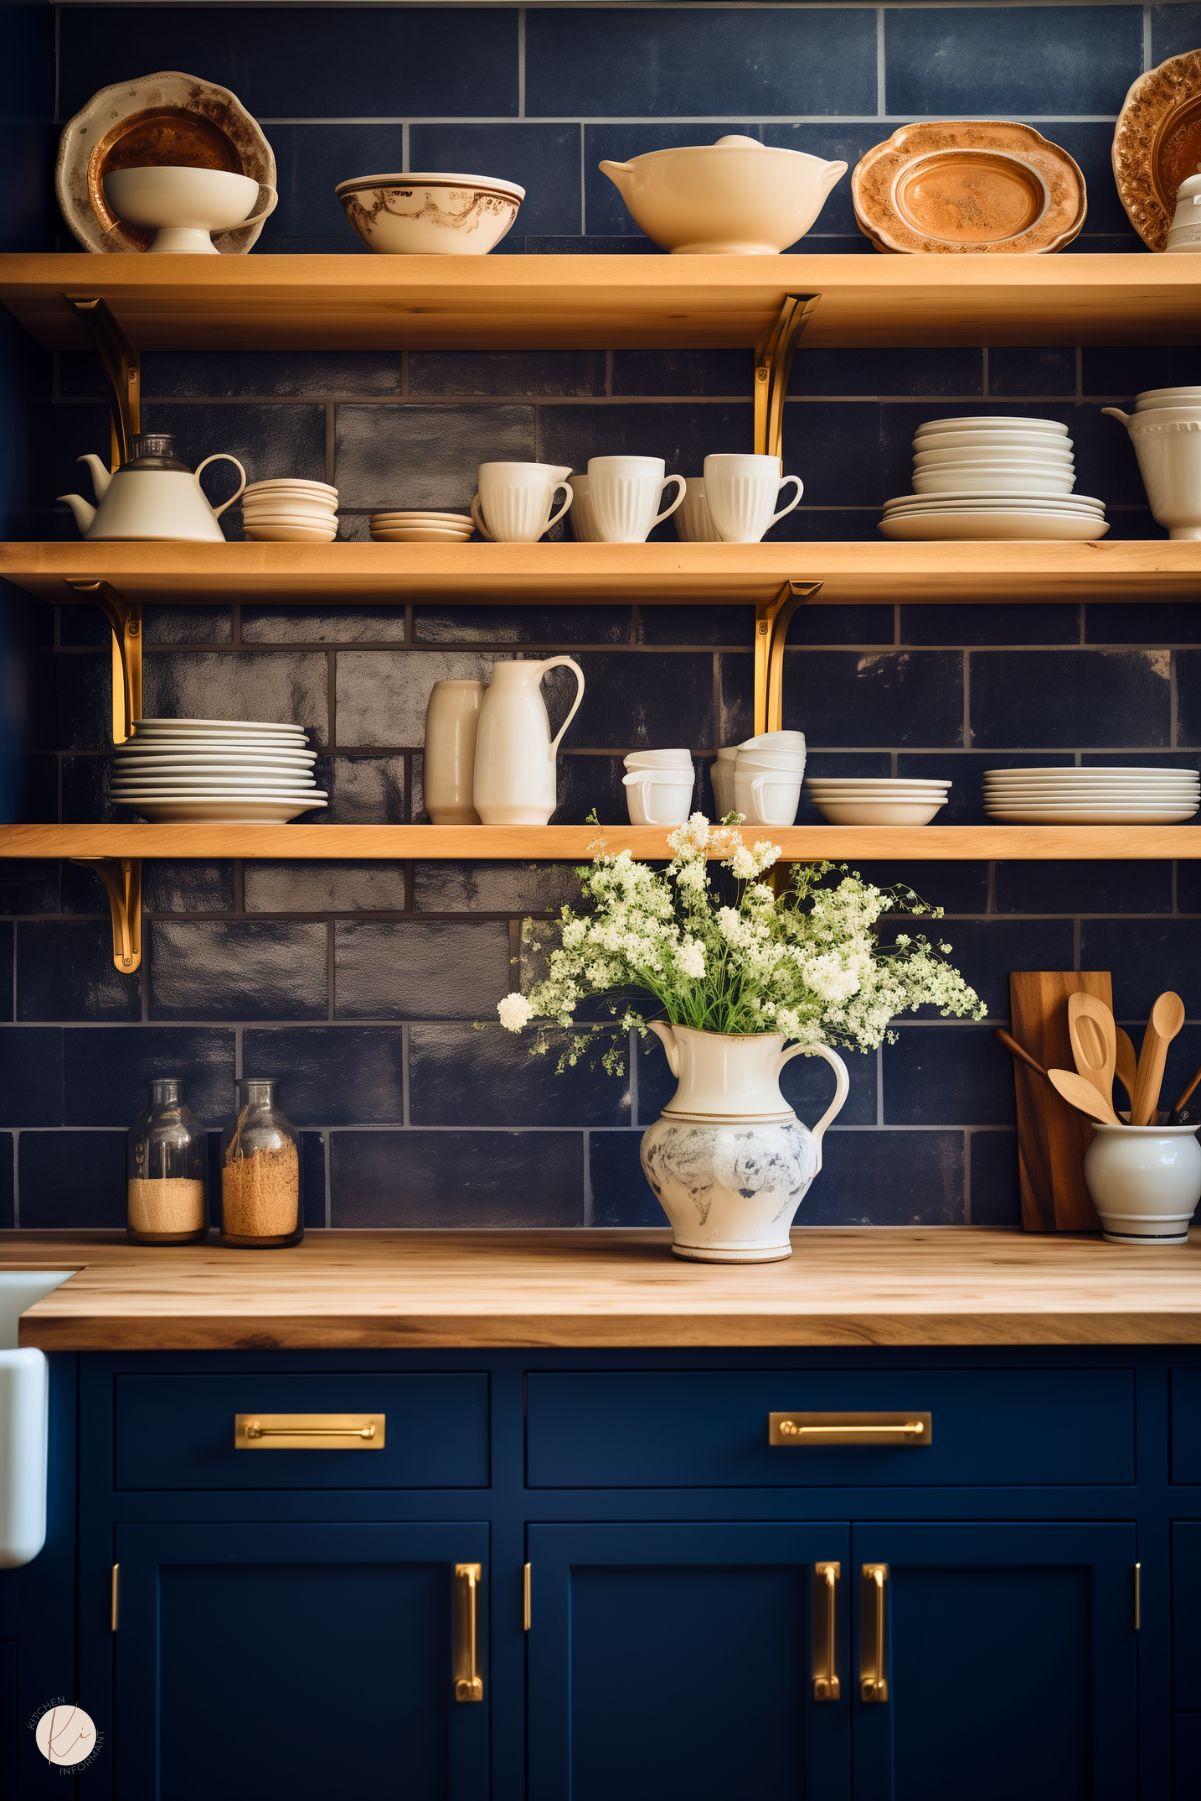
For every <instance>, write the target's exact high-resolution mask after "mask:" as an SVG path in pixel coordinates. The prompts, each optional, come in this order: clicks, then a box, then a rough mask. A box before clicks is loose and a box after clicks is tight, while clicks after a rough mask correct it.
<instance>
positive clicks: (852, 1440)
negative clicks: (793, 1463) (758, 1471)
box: [767, 1413, 934, 1447]
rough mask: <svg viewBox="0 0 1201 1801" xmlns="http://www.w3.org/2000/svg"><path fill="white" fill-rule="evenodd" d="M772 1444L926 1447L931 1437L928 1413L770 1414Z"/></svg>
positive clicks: (769, 1435) (931, 1416)
mask: <svg viewBox="0 0 1201 1801" xmlns="http://www.w3.org/2000/svg"><path fill="white" fill-rule="evenodd" d="M767 1425H768V1433H767V1441H768V1443H769V1444H772V1445H795V1446H806V1445H912V1446H915V1447H916V1446H919V1445H928V1444H930V1443H932V1441H933V1438H934V1419H933V1415H931V1414H929V1413H770V1414H768V1416H767Z"/></svg>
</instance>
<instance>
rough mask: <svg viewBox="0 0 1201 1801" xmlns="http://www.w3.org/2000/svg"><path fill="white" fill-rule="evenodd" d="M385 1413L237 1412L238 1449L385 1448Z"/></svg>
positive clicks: (378, 1449)
mask: <svg viewBox="0 0 1201 1801" xmlns="http://www.w3.org/2000/svg"><path fill="white" fill-rule="evenodd" d="M386 1420H387V1415H386V1414H383V1413H235V1415H234V1450H235V1451H382V1450H383V1448H384V1426H385V1422H386Z"/></svg>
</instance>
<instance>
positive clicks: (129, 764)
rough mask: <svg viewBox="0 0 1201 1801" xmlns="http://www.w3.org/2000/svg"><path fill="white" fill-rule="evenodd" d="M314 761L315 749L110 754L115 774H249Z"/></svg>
mask: <svg viewBox="0 0 1201 1801" xmlns="http://www.w3.org/2000/svg"><path fill="white" fill-rule="evenodd" d="M316 761H317V752H316V751H315V750H277V751H275V752H273V753H269V752H267V751H256V752H253V753H250V752H235V751H230V752H228V753H227V754H226V755H225V756H215V755H214V756H207V755H201V754H200V753H197V754H196V755H195V756H188V755H186V754H185V753H184V752H183V751H179V752H178V753H176V754H173V755H169V756H162V757H156V756H154V755H153V754H152V753H151V752H149V751H131V752H129V753H128V754H127V755H125V756H122V755H120V753H117V754H115V755H114V757H113V769H114V771H115V772H116V773H117V774H118V775H129V774H138V775H149V774H151V772H152V771H160V770H161V771H163V772H164V773H169V772H170V771H172V770H179V771H180V773H181V774H188V775H192V774H196V775H199V774H201V773H202V772H203V771H204V770H206V769H211V770H213V771H214V773H215V772H216V771H218V770H226V769H228V770H233V771H235V772H237V773H238V774H242V773H245V774H248V775H252V774H254V773H255V772H256V771H257V770H263V771H268V770H273V769H288V770H296V771H297V772H303V771H305V770H309V769H311V768H312V767H313V764H314V763H315V762H316Z"/></svg>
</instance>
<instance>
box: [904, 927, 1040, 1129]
mask: <svg viewBox="0 0 1201 1801" xmlns="http://www.w3.org/2000/svg"><path fill="white" fill-rule="evenodd" d="M948 929H949V930H950V931H952V932H953V931H954V930H955V928H954V927H949V928H948ZM882 1055H883V1059H884V1083H883V1087H884V1123H885V1125H890V1126H894V1125H904V1126H973V1125H974V1126H1007V1125H1011V1124H1012V1123H1013V1070H1012V1067H1011V1062H1010V1055H1009V1052H1008V1051H1007V1050H1006V1049H1005V1047H1004V1046H1003V1045H1002V1044H999V1043H998V1041H997V1040H996V1039H995V1038H994V1037H993V1034H992V1028H991V1026H977V1025H967V1024H962V1025H959V1024H956V1025H943V1024H942V1023H941V1022H940V1023H939V1024H938V1025H934V1026H924V1025H923V1026H919V1025H911V1026H907V1025H901V1026H899V1027H898V1028H897V1035H896V1042H895V1043H894V1044H886V1045H885V1046H884V1048H883V1052H882Z"/></svg>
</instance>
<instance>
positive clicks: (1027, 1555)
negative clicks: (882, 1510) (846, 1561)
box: [852, 1524, 1137, 1801]
mask: <svg viewBox="0 0 1201 1801" xmlns="http://www.w3.org/2000/svg"><path fill="white" fill-rule="evenodd" d="M852 1538H853V1545H852V1563H853V1568H854V1580H855V1586H856V1590H857V1595H856V1609H855V1613H856V1621H857V1633H858V1645H857V1657H858V1658H859V1659H861V1660H862V1659H866V1662H865V1663H864V1664H863V1665H862V1667H864V1668H866V1669H870V1668H871V1666H872V1661H873V1657H874V1643H872V1642H869V1639H871V1638H872V1637H873V1631H872V1629H873V1628H874V1624H875V1622H874V1618H871V1617H870V1616H869V1615H868V1608H867V1603H866V1602H865V1603H864V1604H863V1605H862V1607H861V1606H860V1605H859V1597H858V1586H859V1583H860V1572H861V1569H862V1567H863V1565H864V1564H872V1565H875V1564H884V1565H886V1566H887V1569H888V1576H887V1582H886V1602H885V1606H886V1626H887V1633H886V1641H887V1652H886V1655H887V1671H886V1673H887V1679H888V1685H889V1692H888V1699H887V1701H885V1702H871V1703H869V1702H866V1701H864V1700H863V1699H862V1698H861V1696H860V1695H859V1694H858V1692H857V1696H856V1724H855V1793H856V1798H857V1801H930V1797H931V1796H932V1795H933V1794H935V1793H937V1795H938V1801H1014V1798H1015V1797H1017V1796H1020V1797H1021V1801H1130V1797H1131V1796H1132V1795H1133V1794H1134V1793H1135V1792H1136V1788H1137V1782H1136V1755H1135V1752H1136V1747H1135V1731H1136V1706H1135V1703H1136V1640H1135V1634H1134V1604H1133V1564H1134V1559H1135V1549H1134V1546H1135V1537H1134V1528H1133V1526H1129V1525H1109V1524H1106V1525H1097V1524H1086V1525H1077V1524H1054V1525H1043V1524H1038V1525H1026V1524H1023V1525H991V1524H984V1525H961V1524H954V1525H914V1526H909V1525H870V1526H869V1525H864V1526H857V1527H856V1528H855V1531H854V1533H853V1535H852ZM860 1667H861V1665H860V1664H859V1663H857V1664H856V1669H857V1670H858V1669H859V1668H860Z"/></svg>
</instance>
